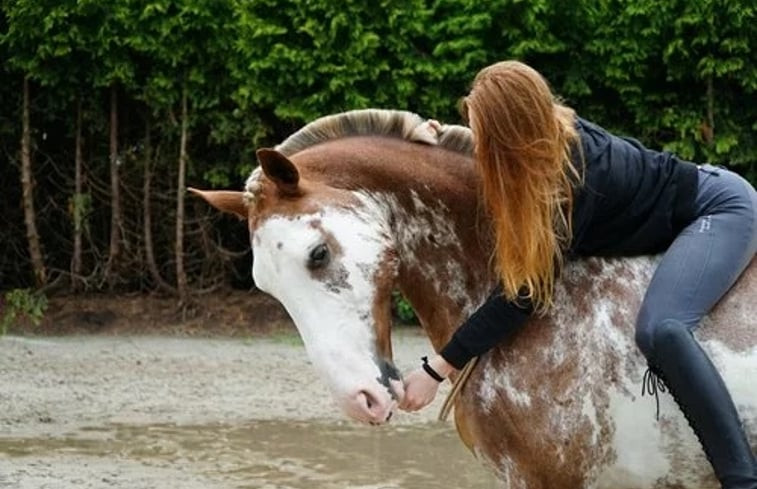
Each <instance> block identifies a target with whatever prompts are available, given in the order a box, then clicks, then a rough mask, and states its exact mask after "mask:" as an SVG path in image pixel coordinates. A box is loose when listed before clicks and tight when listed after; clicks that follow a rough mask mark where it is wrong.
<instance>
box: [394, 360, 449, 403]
mask: <svg viewBox="0 0 757 489" xmlns="http://www.w3.org/2000/svg"><path fill="white" fill-rule="evenodd" d="M428 364H429V366H430V367H431V368H432V369H434V370H435V371H436V373H438V374H439V375H441V376H442V377H444V378H447V377H448V376H449V374H451V373H452V372H454V370H455V367H453V366H452V365H450V364H449V363H447V361H446V360H445V359H444V358H443V357H442V356H441V355H435V356H434V357H433V358H432V359H431V360H430V361H429V362H428ZM440 383H441V382H439V381H437V380H435V379H434V378H432V377H431V376H430V375H429V374H428V373H427V372H426V371H425V370H423V368H422V367H421V368H417V369H415V370H413V371H412V372H410V373H409V374H408V375H406V376H405V395H404V397H403V398H402V401H401V402H400V403H399V408H400V409H402V410H403V411H417V410H419V409H421V408H423V407H425V406H427V405H428V404H429V403H431V401H433V400H434V397H436V392H437V391H438V390H439V384H440Z"/></svg>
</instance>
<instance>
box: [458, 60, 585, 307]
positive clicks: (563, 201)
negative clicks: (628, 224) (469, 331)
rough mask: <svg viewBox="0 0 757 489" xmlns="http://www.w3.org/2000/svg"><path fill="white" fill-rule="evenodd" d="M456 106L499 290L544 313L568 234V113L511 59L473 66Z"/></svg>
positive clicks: (571, 128)
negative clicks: (489, 228)
mask: <svg viewBox="0 0 757 489" xmlns="http://www.w3.org/2000/svg"><path fill="white" fill-rule="evenodd" d="M461 109H462V111H463V115H464V117H466V118H467V119H468V121H469V123H470V126H471V129H472V130H473V139H474V142H475V156H476V162H477V163H476V164H477V166H478V170H479V174H480V176H481V185H482V191H483V197H484V202H485V204H486V207H487V210H488V212H489V213H490V215H491V219H492V222H493V231H494V245H495V246H494V259H495V263H496V267H497V273H498V275H499V277H500V278H501V281H502V285H503V288H504V296H505V298H506V299H508V300H515V299H517V298H522V297H524V296H526V297H528V298H529V299H531V301H532V302H533V304H534V306H535V307H536V309H537V310H539V311H544V310H546V309H547V308H548V307H549V306H550V305H551V304H552V292H553V289H554V281H555V276H556V275H557V273H558V272H559V269H560V267H561V265H562V260H563V252H564V249H565V247H567V245H568V244H569V243H570V238H571V235H572V223H571V212H572V209H573V192H572V187H573V184H574V183H575V182H576V181H577V179H578V178H580V176H579V172H578V171H577V170H576V167H575V166H574V165H573V163H572V162H571V152H572V150H573V148H575V147H580V145H578V144H576V143H577V141H578V133H577V131H576V128H575V112H574V111H573V110H572V109H570V108H568V107H566V106H564V105H562V104H561V103H559V101H558V100H557V99H556V98H555V96H554V95H553V94H552V91H551V90H550V88H549V85H548V84H547V82H546V81H545V80H544V78H543V77H542V76H541V75H540V74H539V73H538V72H537V71H536V70H534V69H533V68H530V67H529V66H527V65H525V64H523V63H520V62H517V61H503V62H500V63H496V64H494V65H491V66H488V67H486V68H484V69H483V70H481V71H480V72H479V73H478V75H477V76H476V78H475V80H474V82H473V87H472V89H471V91H470V94H468V96H467V97H465V98H464V99H463V104H462V107H461Z"/></svg>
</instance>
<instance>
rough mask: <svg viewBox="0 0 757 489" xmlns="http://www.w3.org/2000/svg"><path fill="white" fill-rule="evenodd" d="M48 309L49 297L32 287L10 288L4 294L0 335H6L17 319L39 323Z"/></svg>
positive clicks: (0, 316)
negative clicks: (33, 289) (31, 288)
mask: <svg viewBox="0 0 757 489" xmlns="http://www.w3.org/2000/svg"><path fill="white" fill-rule="evenodd" d="M45 310H47V297H45V296H44V295H43V294H40V293H38V292H34V291H32V290H30V289H13V290H9V291H8V292H6V293H5V295H4V296H3V307H2V314H1V315H0V335H4V334H5V333H6V332H7V331H8V329H9V328H10V327H11V326H13V325H15V324H16V322H17V321H24V320H26V321H30V322H31V323H32V324H34V325H35V326H36V325H38V324H39V323H40V322H41V321H42V318H43V317H44V315H45Z"/></svg>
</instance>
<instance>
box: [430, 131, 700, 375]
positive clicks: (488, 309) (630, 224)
mask: <svg viewBox="0 0 757 489" xmlns="http://www.w3.org/2000/svg"><path fill="white" fill-rule="evenodd" d="M576 128H577V129H578V134H579V137H580V140H581V147H582V149H583V154H582V156H583V160H581V157H580V155H581V153H579V152H578V151H574V152H573V153H574V155H573V157H574V164H575V165H576V167H577V168H579V169H581V170H582V172H583V181H582V183H581V184H580V185H579V186H577V187H576V188H575V189H574V196H573V198H574V201H573V214H572V219H573V236H572V241H571V244H570V248H569V249H568V250H567V252H566V253H567V257H568V258H572V257H579V256H630V255H641V254H652V253H658V252H661V251H663V250H665V249H666V248H667V247H668V246H669V245H670V243H671V242H672V241H673V239H675V237H676V235H677V234H678V233H679V232H680V231H681V230H682V229H683V228H684V227H686V226H687V225H688V224H689V223H691V221H693V219H694V217H695V216H694V199H695V197H696V193H697V180H698V175H697V173H698V172H697V167H696V165H694V164H693V163H689V162H685V161H682V160H680V159H678V158H676V157H675V156H674V155H672V154H670V153H666V152H658V151H652V150H649V149H647V148H645V147H644V146H642V144H641V143H639V142H638V141H636V140H634V139H630V138H620V137H617V136H614V135H612V134H610V133H608V132H607V131H606V130H604V129H602V128H601V127H599V126H597V125H595V124H592V123H591V122H588V121H586V120H583V119H580V118H578V119H577V121H576ZM532 312H533V310H532V307H530V305H529V304H527V303H526V304H516V303H514V302H508V301H506V300H505V299H503V297H502V290H501V288H499V287H498V288H496V289H495V290H494V291H493V292H492V293H491V295H490V296H489V298H488V299H487V300H486V302H484V304H483V305H481V307H479V308H478V309H477V310H476V312H474V313H473V315H471V317H470V318H468V320H467V321H465V322H464V323H463V324H462V325H461V326H460V327H459V328H458V330H457V331H456V332H455V334H454V335H453V337H452V339H451V340H450V342H449V343H448V344H447V345H446V346H445V347H444V348H443V349H442V351H441V355H442V356H443V357H444V359H445V360H447V361H448V362H449V363H450V364H452V365H453V366H455V367H456V368H458V369H459V368H462V367H463V366H464V365H465V364H466V363H467V362H468V361H469V360H470V359H471V358H473V357H475V356H478V355H481V354H482V353H485V352H486V351H488V350H489V349H491V348H492V347H493V346H494V345H496V344H497V343H499V342H500V341H501V340H502V339H503V338H504V337H505V336H506V335H507V334H508V333H509V332H512V331H515V330H517V329H518V328H519V327H520V326H521V325H522V324H523V323H524V322H525V321H526V319H528V317H529V316H530V315H531V313H532Z"/></svg>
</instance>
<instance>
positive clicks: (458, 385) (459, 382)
mask: <svg viewBox="0 0 757 489" xmlns="http://www.w3.org/2000/svg"><path fill="white" fill-rule="evenodd" d="M477 363H478V357H473V359H472V360H471V361H470V362H468V363H467V364H466V365H465V367H463V370H462V371H461V372H460V375H458V376H457V379H455V382H454V383H453V384H452V389H451V390H450V391H449V394H447V398H446V399H445V400H444V404H442V409H441V411H439V421H447V418H448V417H449V413H450V411H452V406H454V405H455V400H456V399H457V396H458V395H459V394H460V391H461V390H462V389H463V386H465V382H467V381H468V377H470V374H471V372H473V369H474V368H475V367H476V364H477Z"/></svg>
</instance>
